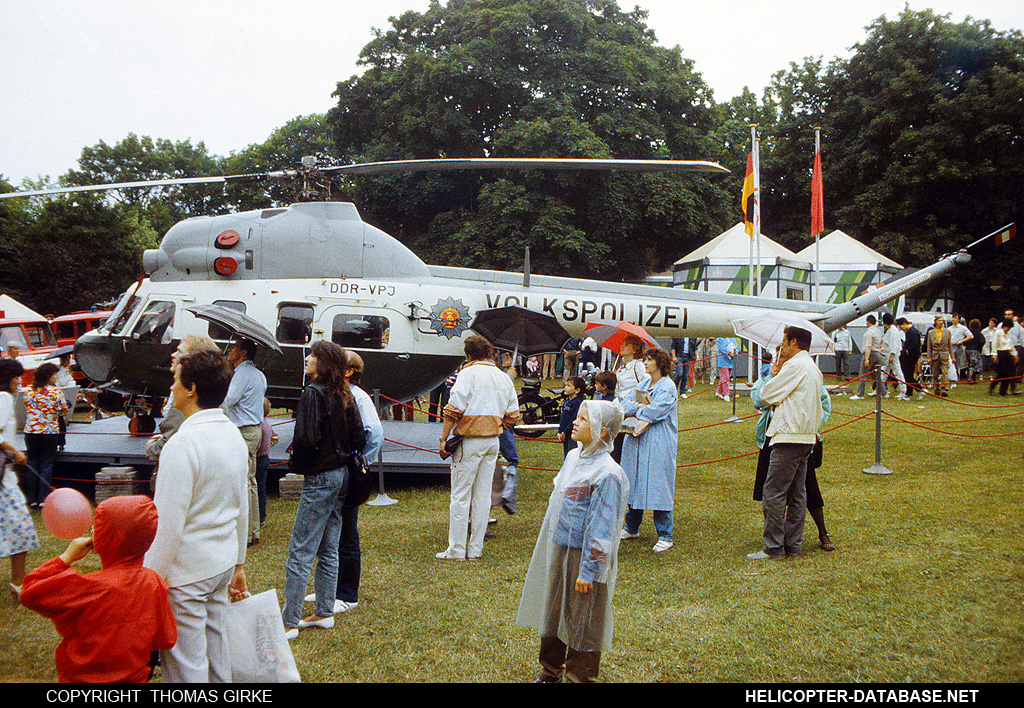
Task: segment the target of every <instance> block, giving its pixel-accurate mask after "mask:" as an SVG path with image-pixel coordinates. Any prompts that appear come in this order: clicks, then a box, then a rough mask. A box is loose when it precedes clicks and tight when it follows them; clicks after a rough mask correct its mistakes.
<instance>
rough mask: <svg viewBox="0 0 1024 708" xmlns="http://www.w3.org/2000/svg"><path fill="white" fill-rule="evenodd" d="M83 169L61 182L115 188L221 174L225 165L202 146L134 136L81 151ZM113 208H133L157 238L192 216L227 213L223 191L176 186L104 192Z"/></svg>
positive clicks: (72, 172)
mask: <svg viewBox="0 0 1024 708" xmlns="http://www.w3.org/2000/svg"><path fill="white" fill-rule="evenodd" d="M78 165H79V169H77V170H70V171H69V172H68V173H67V175H65V176H64V178H63V179H62V181H63V182H64V183H65V184H67V185H68V186H77V185H97V184H117V183H122V182H142V181H154V180H165V179H180V178H186V177H211V176H217V175H221V174H223V164H222V161H221V160H220V159H218V158H216V157H214V156H212V155H210V154H209V153H208V152H207V150H206V146H205V145H204V144H203V143H201V142H200V143H199V144H198V145H195V146H193V145H192V143H191V142H190V141H188V140H183V141H179V142H173V141H171V140H164V139H159V138H158V139H156V140H154V139H153V138H151V137H149V136H142V137H141V138H140V137H139V136H137V135H135V134H134V133H129V134H128V136H127V137H126V138H125V139H124V140H122V141H120V142H119V143H117V144H115V145H108V144H107V143H105V142H104V141H102V140H101V141H100V142H99V143H97V144H96V145H94V146H92V147H85V148H82V156H81V157H80V158H79V159H78ZM106 195H107V198H108V199H110V200H111V201H112V202H113V203H114V204H116V205H119V206H122V207H126V208H131V207H135V208H137V209H139V210H140V213H141V214H142V215H143V217H144V218H145V219H147V220H148V221H149V222H150V223H151V224H152V225H153V227H154V228H155V229H156V230H157V231H158V232H159V233H161V234H162V233H165V232H166V231H167V229H169V228H171V226H173V225H174V224H175V223H176V222H178V221H181V220H182V219H184V218H187V217H189V216H196V215H199V214H215V213H217V212H219V211H224V210H225V209H226V206H227V198H226V196H225V194H224V187H223V186H222V185H219V184H215V185H209V186H207V185H175V186H165V187H141V188H137V189H135V188H130V189H118V190H113V191H109V192H106Z"/></svg>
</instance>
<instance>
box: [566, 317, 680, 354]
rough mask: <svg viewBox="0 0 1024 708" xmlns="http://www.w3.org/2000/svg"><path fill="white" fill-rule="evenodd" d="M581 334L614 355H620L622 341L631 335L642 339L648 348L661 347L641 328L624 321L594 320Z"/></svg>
mask: <svg viewBox="0 0 1024 708" xmlns="http://www.w3.org/2000/svg"><path fill="white" fill-rule="evenodd" d="M583 334H584V336H586V337H592V338H593V339H594V341H595V342H597V343H598V344H599V345H600V346H602V347H604V348H605V349H610V350H612V351H613V352H615V353H616V354H621V353H622V352H621V350H622V341H623V340H624V339H625V338H626V337H628V336H629V335H631V334H632V335H634V336H636V337H639V338H640V339H642V340H643V341H644V343H645V344H647V346H648V347H653V348H655V349H661V345H659V344H658V343H657V342H656V341H654V337H652V336H651V335H649V334H647V331H646V330H644V328H643V327H641V326H640V325H635V324H633V323H632V322H626V321H625V320H623V321H612V320H594V321H593V322H588V323H587V326H586V327H584V328H583Z"/></svg>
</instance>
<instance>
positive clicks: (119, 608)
mask: <svg viewBox="0 0 1024 708" xmlns="http://www.w3.org/2000/svg"><path fill="white" fill-rule="evenodd" d="M156 522H157V513H156V506H155V505H154V504H153V502H152V500H150V499H149V498H148V497H145V496H122V497H114V498H112V499H108V500H106V501H104V502H102V503H100V504H99V505H98V506H97V507H96V517H95V519H94V521H93V537H92V538H78V539H75V540H74V541H72V542H71V543H70V544H69V545H68V547H67V550H65V551H64V552H63V553H62V554H61V555H59V556H58V557H57V558H54V559H53V560H51V561H49V562H47V563H44V564H43V565H41V566H39V567H38V568H36V569H35V570H34V571H32V572H31V573H29V574H28V576H27V577H26V578H25V583H24V585H23V586H22V590H21V604H23V605H25V607H28V608H29V609H32V610H35V611H36V612H38V613H39V614H41V615H42V616H43V617H48V618H49V619H51V620H53V623H54V625H56V628H57V632H58V633H59V634H60V635H61V637H63V638H64V641H62V642H61V643H60V645H59V646H58V647H57V652H56V656H57V678H58V679H60V681H62V682H67V683H86V682H102V683H125V682H136V683H141V682H145V681H146V680H147V679H148V678H149V675H150V666H149V657H150V653H151V652H153V651H155V650H158V649H170V648H171V647H172V646H174V643H175V642H176V641H177V639H178V631H177V628H176V626H175V623H174V615H173V614H172V612H171V606H170V604H169V603H168V601H167V584H166V583H165V582H164V580H163V578H161V577H160V576H159V575H158V574H157V573H156V572H154V571H152V570H150V569H148V568H143V567H142V558H143V555H145V553H146V550H147V549H148V548H149V546H150V544H151V543H152V542H153V537H154V536H155V535H156ZM92 549H95V550H96V553H97V554H98V555H99V557H100V561H101V562H102V564H103V569H102V570H99V571H97V572H95V573H89V574H87V575H81V574H79V573H78V572H77V571H76V570H74V569H72V568H71V564H72V563H74V562H76V561H78V560H81V559H82V558H84V557H85V556H87V555H88V554H89V551H90V550H92Z"/></svg>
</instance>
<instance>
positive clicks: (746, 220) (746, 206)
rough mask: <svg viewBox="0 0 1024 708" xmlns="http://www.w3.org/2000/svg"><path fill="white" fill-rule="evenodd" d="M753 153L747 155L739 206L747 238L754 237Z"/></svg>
mask: <svg viewBox="0 0 1024 708" xmlns="http://www.w3.org/2000/svg"><path fill="white" fill-rule="evenodd" d="M754 198H755V197H754V153H753V151H751V152H749V153H747V173H746V175H745V176H744V177H743V197H742V199H741V200H740V205H741V206H742V207H743V230H744V231H746V232H747V236H750V237H753V236H754Z"/></svg>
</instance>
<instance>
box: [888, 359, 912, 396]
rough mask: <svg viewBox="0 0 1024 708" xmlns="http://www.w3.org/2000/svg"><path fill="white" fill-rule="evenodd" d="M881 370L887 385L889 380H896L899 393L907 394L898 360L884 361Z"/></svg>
mask: <svg viewBox="0 0 1024 708" xmlns="http://www.w3.org/2000/svg"><path fill="white" fill-rule="evenodd" d="M882 372H883V373H884V374H885V377H886V378H885V383H886V385H887V386H888V385H889V383H890V382H896V384H897V385H898V386H899V389H900V394H901V395H904V396H906V395H907V384H905V383H904V382H903V381H902V380H901V379H902V378H903V370H902V369H900V362H899V360H895V361H893V362H889V361H886V362H885V367H884V368H883V369H882Z"/></svg>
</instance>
